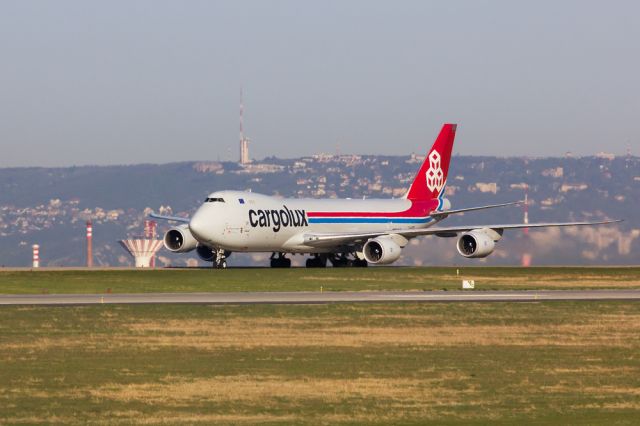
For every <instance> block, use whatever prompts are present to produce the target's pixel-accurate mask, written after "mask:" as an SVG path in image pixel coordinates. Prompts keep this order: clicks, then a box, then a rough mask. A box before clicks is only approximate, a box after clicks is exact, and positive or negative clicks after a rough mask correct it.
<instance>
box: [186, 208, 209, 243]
mask: <svg viewBox="0 0 640 426" xmlns="http://www.w3.org/2000/svg"><path fill="white" fill-rule="evenodd" d="M189 230H190V231H191V234H193V236H194V237H196V239H197V240H198V241H205V240H207V220H206V215H205V214H204V212H203V211H202V210H198V211H196V214H194V215H193V217H192V218H191V220H190V221H189Z"/></svg>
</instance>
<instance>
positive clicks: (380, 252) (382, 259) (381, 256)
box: [362, 237, 402, 265]
mask: <svg viewBox="0 0 640 426" xmlns="http://www.w3.org/2000/svg"><path fill="white" fill-rule="evenodd" d="M401 251H402V248H401V247H400V246H399V245H398V243H396V242H395V241H394V240H393V238H391V237H378V238H374V239H371V240H369V241H367V242H366V243H364V246H363V247H362V254H363V255H364V258H365V259H366V261H367V262H369V263H373V264H376V265H387V264H389V263H393V262H395V261H396V260H398V258H399V257H400V252H401Z"/></svg>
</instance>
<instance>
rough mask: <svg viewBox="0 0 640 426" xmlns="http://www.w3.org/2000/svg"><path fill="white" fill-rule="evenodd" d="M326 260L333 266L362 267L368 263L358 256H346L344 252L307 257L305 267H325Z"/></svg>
mask: <svg viewBox="0 0 640 426" xmlns="http://www.w3.org/2000/svg"><path fill="white" fill-rule="evenodd" d="M327 260H329V261H330V262H331V265H333V267H334V268H348V267H355V268H364V267H367V266H368V265H369V264H368V263H367V261H366V260H364V259H359V258H358V256H355V255H352V256H347V255H346V254H344V253H342V254H330V255H326V254H315V255H314V256H313V257H310V258H308V259H307V268H325V267H326V266H327Z"/></svg>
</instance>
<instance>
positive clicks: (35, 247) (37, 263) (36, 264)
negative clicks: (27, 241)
mask: <svg viewBox="0 0 640 426" xmlns="http://www.w3.org/2000/svg"><path fill="white" fill-rule="evenodd" d="M33 267H34V268H39V267H40V246H39V245H38V244H34V245H33Z"/></svg>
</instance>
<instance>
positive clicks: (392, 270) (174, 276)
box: [0, 267, 640, 294]
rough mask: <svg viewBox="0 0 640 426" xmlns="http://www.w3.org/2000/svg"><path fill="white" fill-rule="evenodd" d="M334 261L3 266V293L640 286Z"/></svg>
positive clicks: (584, 272)
mask: <svg viewBox="0 0 640 426" xmlns="http://www.w3.org/2000/svg"><path fill="white" fill-rule="evenodd" d="M459 272H460V275H459V276H458V275H456V268H453V267H449V268H443V267H438V268H397V267H388V268H366V269H360V268H327V269H304V268H299V269H288V270H287V269H269V268H246V269H229V270H215V269H178V270H176V269H160V270H138V271H136V270H97V271H89V270H76V271H64V270H63V271H46V270H39V271H34V272H31V271H7V270H5V271H2V270H0V293H5V294H7V293H12V294H15V293H105V292H108V291H111V292H114V293H124V292H127V293H139V292H202V291H319V290H320V287H322V288H323V289H324V290H326V291H330V290H333V291H344V290H356V291H357V290H443V289H444V290H455V289H459V288H460V285H461V280H462V279H463V278H465V279H474V280H475V281H476V288H477V289H478V290H506V289H569V288H581V289H584V288H592V289H597V288H599V289H608V288H640V268H630V267H621V268H583V267H576V268H543V267H540V268H506V267H505V268H490V267H476V268H460V269H459Z"/></svg>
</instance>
